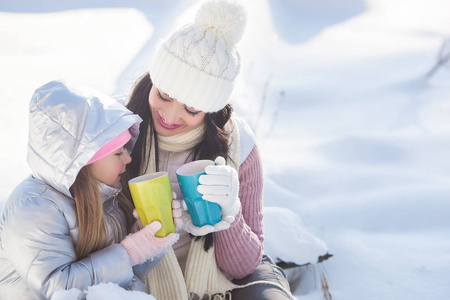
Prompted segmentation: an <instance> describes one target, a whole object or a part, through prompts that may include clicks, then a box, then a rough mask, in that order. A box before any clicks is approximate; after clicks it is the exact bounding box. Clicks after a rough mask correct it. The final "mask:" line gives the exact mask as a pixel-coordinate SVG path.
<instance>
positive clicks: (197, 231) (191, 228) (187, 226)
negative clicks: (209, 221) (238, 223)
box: [181, 200, 234, 236]
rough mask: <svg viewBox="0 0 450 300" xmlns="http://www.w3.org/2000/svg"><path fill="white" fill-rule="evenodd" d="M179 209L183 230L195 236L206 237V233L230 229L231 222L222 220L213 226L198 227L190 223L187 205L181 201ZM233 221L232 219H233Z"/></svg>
mask: <svg viewBox="0 0 450 300" xmlns="http://www.w3.org/2000/svg"><path fill="white" fill-rule="evenodd" d="M181 208H182V210H183V212H182V215H181V218H182V220H183V221H182V222H183V229H184V230H186V231H187V232H189V233H190V234H192V235H195V236H203V235H207V234H208V233H211V232H217V231H221V230H225V229H228V228H230V224H231V223H232V222H233V221H231V222H228V221H224V220H222V221H219V222H218V223H216V224H214V225H204V226H201V227H198V226H195V225H194V224H193V223H192V218H191V215H190V214H189V211H188V208H187V205H186V203H185V202H184V200H183V201H181ZM233 220H234V218H233Z"/></svg>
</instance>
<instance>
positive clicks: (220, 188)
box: [197, 156, 241, 223]
mask: <svg viewBox="0 0 450 300" xmlns="http://www.w3.org/2000/svg"><path fill="white" fill-rule="evenodd" d="M215 163H216V164H215V165H211V166H207V167H206V168H205V173H206V175H202V176H200V178H199V182H200V185H199V186H198V187H197V191H198V192H199V193H201V194H203V197H202V198H203V199H204V200H207V201H210V202H215V203H217V204H219V205H220V208H221V210H222V221H225V222H228V223H232V222H233V221H234V218H235V217H236V215H237V213H238V212H239V209H240V207H241V201H240V200H239V197H238V195H239V176H238V173H237V172H236V170H235V169H233V168H232V167H230V166H226V165H225V159H224V158H223V157H221V156H218V157H217V158H216V160H215Z"/></svg>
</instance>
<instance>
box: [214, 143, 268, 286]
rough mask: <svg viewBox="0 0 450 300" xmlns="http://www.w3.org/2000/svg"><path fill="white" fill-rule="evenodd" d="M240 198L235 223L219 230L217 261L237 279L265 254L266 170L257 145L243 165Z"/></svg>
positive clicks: (247, 273)
mask: <svg viewBox="0 0 450 300" xmlns="http://www.w3.org/2000/svg"><path fill="white" fill-rule="evenodd" d="M239 198H240V201H241V210H240V211H239V213H238V214H237V216H236V219H235V221H234V222H233V223H232V224H231V227H230V228H229V229H228V230H223V231H219V232H217V233H215V238H216V242H215V245H216V261H217V264H218V266H219V268H221V269H222V270H223V271H225V272H227V273H228V274H230V275H231V276H233V277H234V278H236V279H240V278H244V277H246V276H247V275H249V274H251V273H252V272H253V271H254V270H255V269H256V267H257V266H258V265H259V264H260V263H261V259H262V255H263V240H264V236H263V172H262V167H261V159H260V156H259V151H258V148H257V146H256V145H255V146H254V147H253V149H252V151H251V152H250V154H249V155H248V157H247V158H246V159H245V161H244V162H243V163H242V165H241V166H240V167H239Z"/></svg>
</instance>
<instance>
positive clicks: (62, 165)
mask: <svg viewBox="0 0 450 300" xmlns="http://www.w3.org/2000/svg"><path fill="white" fill-rule="evenodd" d="M141 121H142V119H141V118H140V117H139V116H138V115H135V114H133V113H132V112H131V111H129V110H128V109H127V108H126V107H125V106H123V105H122V104H120V103H118V102H117V101H115V100H114V99H113V98H111V97H109V96H107V95H105V94H102V93H100V92H98V91H95V90H94V89H92V88H89V87H86V86H82V85H78V84H75V83H73V82H70V81H52V82H49V83H47V84H45V85H43V86H42V87H40V88H38V89H37V90H36V91H35V92H34V94H33V97H32V99H31V102H30V108H29V136H28V139H29V141H28V156H27V160H28V164H29V166H30V168H31V170H32V174H33V176H34V177H35V178H38V179H40V180H42V181H44V182H45V183H47V184H49V185H50V186H52V187H54V188H55V189H57V190H58V191H60V192H62V193H63V194H65V195H67V196H69V197H72V196H71V194H70V192H69V188H70V187H71V186H72V184H73V183H74V181H75V179H76V176H77V175H78V173H79V171H80V169H81V168H82V167H83V166H85V165H86V164H87V162H88V161H89V160H90V159H91V158H92V157H93V156H94V155H95V153H96V152H97V151H98V150H99V149H100V148H101V147H103V146H104V145H105V144H106V143H108V142H109V141H111V140H112V139H114V138H116V137H117V136H118V135H119V134H121V133H122V132H124V131H125V130H127V129H129V130H130V133H131V139H130V141H129V142H128V143H127V145H126V147H127V148H130V149H132V148H133V147H134V144H135V142H136V139H137V137H138V135H139V123H140V122H141Z"/></svg>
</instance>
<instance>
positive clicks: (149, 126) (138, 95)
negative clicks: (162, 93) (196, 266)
mask: <svg viewBox="0 0 450 300" xmlns="http://www.w3.org/2000/svg"><path fill="white" fill-rule="evenodd" d="M152 86H153V83H152V80H151V78H150V74H149V73H145V74H144V75H142V76H141V77H140V78H138V79H137V80H136V83H135V85H134V87H133V89H132V91H131V94H130V97H129V101H128V104H127V108H128V109H129V110H131V111H132V112H133V113H135V114H138V115H139V116H140V117H141V118H142V120H143V122H142V123H141V124H140V128H139V132H140V134H139V138H138V140H137V142H136V144H135V146H134V150H133V153H132V154H131V157H132V159H133V160H132V161H131V163H130V164H129V165H128V166H127V175H128V178H134V177H136V176H139V175H142V174H140V171H141V168H142V167H144V170H143V173H145V168H147V167H148V166H142V164H145V162H146V161H147V159H148V158H147V157H146V156H147V155H148V152H149V151H150V149H148V148H151V144H152V143H155V149H156V153H155V158H156V159H155V161H156V166H155V167H156V170H157V171H159V165H158V160H159V155H158V139H157V138H156V137H157V134H156V130H155V128H154V126H153V118H152V114H151V109H150V104H149V101H148V95H149V94H150V90H151V88H152ZM232 111H233V108H232V107H231V105H230V104H228V105H226V106H225V107H224V108H223V109H222V110H220V111H218V112H215V113H207V114H206V116H205V120H204V124H205V134H204V137H203V139H202V141H201V142H200V143H199V144H198V145H197V146H195V147H194V148H193V149H192V152H191V154H190V155H189V159H191V160H198V159H211V160H214V159H216V157H217V156H222V157H224V158H227V159H229V156H228V149H229V145H228V132H227V131H226V130H225V129H224V127H225V124H226V123H227V122H228V120H229V119H230V117H231V113H232ZM149 130H150V132H148V131H149ZM147 139H148V140H147ZM212 238H213V237H212V235H211V234H209V235H207V236H206V240H205V250H207V249H209V247H210V246H211V245H212Z"/></svg>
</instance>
